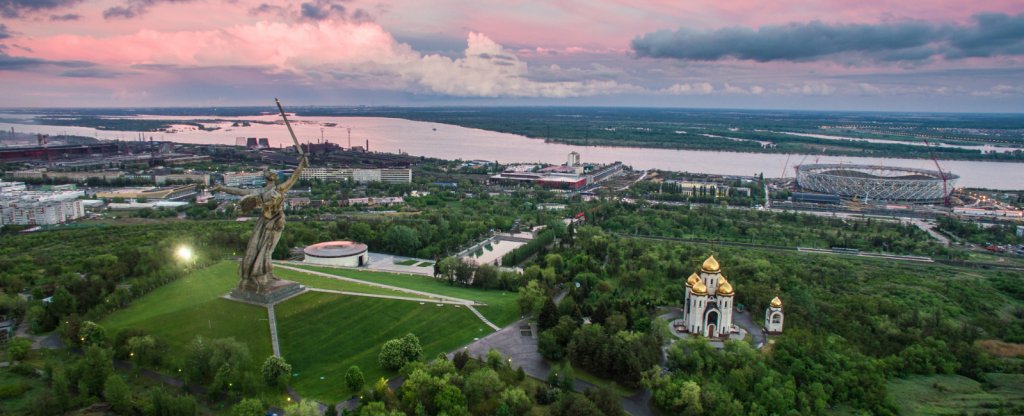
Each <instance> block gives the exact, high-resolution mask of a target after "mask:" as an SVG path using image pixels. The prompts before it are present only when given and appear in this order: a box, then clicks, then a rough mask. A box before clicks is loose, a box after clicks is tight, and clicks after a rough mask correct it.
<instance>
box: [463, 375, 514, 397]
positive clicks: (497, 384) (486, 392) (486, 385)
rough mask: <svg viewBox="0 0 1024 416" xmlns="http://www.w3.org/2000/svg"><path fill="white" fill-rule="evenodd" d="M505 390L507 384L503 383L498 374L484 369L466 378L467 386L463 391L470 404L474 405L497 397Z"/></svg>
mask: <svg viewBox="0 0 1024 416" xmlns="http://www.w3.org/2000/svg"><path fill="white" fill-rule="evenodd" d="M504 388H505V383H503V382H502V381H501V377H499V376H498V373H497V372H496V371H494V370H492V369H490V368H487V367H484V368H481V369H479V370H476V371H474V372H473V373H472V374H470V375H469V377H466V385H465V386H464V387H463V390H464V391H465V393H466V398H467V399H469V403H470V404H474V403H478V402H480V401H482V400H484V399H486V398H488V397H495V396H496V395H497V394H498V392H500V391H501V390H502V389H504Z"/></svg>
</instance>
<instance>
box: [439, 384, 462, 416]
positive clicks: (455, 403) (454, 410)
mask: <svg viewBox="0 0 1024 416" xmlns="http://www.w3.org/2000/svg"><path fill="white" fill-rule="evenodd" d="M434 407H436V408H437V413H438V414H448V415H451V416H454V415H464V414H468V413H469V409H467V408H466V397H465V396H463V395H462V392H461V391H460V390H459V388H458V387H455V386H453V385H451V384H446V385H444V386H443V387H441V389H440V390H439V391H438V392H437V394H436V395H435V396H434Z"/></svg>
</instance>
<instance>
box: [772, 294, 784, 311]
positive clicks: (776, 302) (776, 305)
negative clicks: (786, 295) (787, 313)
mask: <svg viewBox="0 0 1024 416" xmlns="http://www.w3.org/2000/svg"><path fill="white" fill-rule="evenodd" d="M772 307H773V308H781V307H782V299H779V297H778V296H776V297H775V299H772Z"/></svg>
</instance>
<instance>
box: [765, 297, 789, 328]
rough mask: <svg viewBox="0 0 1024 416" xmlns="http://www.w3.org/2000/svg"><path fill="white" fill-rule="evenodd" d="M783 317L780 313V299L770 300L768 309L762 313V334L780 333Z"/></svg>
mask: <svg viewBox="0 0 1024 416" xmlns="http://www.w3.org/2000/svg"><path fill="white" fill-rule="evenodd" d="M783 318H785V316H784V315H783V313H782V299H779V297H778V296H776V297H775V299H772V303H771V304H770V305H768V309H766V310H765V311H764V332H766V333H768V334H781V333H782V320H783Z"/></svg>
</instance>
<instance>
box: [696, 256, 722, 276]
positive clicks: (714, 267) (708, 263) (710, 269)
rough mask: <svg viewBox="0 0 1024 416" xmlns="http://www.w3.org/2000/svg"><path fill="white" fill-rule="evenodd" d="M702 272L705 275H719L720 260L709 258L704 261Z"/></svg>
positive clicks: (713, 257) (701, 267)
mask: <svg viewBox="0 0 1024 416" xmlns="http://www.w3.org/2000/svg"><path fill="white" fill-rule="evenodd" d="M700 270H701V271H702V272H704V273H718V271H719V270H721V269H720V267H719V266H718V260H715V256H713V255H712V256H711V257H708V259H707V260H704V264H702V265H701V266H700Z"/></svg>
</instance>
